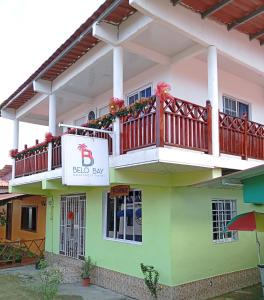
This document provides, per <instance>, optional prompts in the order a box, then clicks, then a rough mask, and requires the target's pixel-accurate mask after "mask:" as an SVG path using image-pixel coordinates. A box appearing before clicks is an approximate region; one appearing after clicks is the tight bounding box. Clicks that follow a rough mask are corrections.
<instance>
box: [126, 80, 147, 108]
mask: <svg viewBox="0 0 264 300" xmlns="http://www.w3.org/2000/svg"><path fill="white" fill-rule="evenodd" d="M148 88H150V89H151V94H153V83H152V82H150V83H148V84H145V85H143V86H141V87H139V88H137V89H136V90H133V91H131V92H129V93H127V94H126V104H127V105H132V104H133V103H131V104H129V97H132V96H134V95H136V94H138V100H140V99H141V97H140V92H141V91H143V90H146V89H148ZM138 100H136V101H138ZM134 103H135V102H134Z"/></svg>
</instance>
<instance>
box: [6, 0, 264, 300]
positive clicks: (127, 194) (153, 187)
mask: <svg viewBox="0 0 264 300" xmlns="http://www.w3.org/2000/svg"><path fill="white" fill-rule="evenodd" d="M179 2H182V4H184V2H188V1H184V0H183V1H169V0H167V1H165V0H164V1H161V0H130V1H128V0H122V1H120V0H115V1H112V0H106V1H105V3H104V4H103V5H102V6H101V7H100V8H98V10H97V11H96V12H95V13H94V14H93V16H91V17H90V18H89V19H88V20H87V21H86V22H85V23H84V24H83V25H82V26H81V27H80V28H79V29H78V30H77V31H76V32H75V33H74V34H73V35H72V36H71V37H70V38H69V39H68V40H67V41H66V42H65V43H64V44H63V45H62V46H61V47H60V48H58V50H57V51H56V52H55V53H54V54H53V55H52V56H51V57H50V58H49V59H48V60H47V61H46V62H45V63H44V64H43V65H42V66H41V67H40V68H39V69H38V70H36V72H35V73H34V74H33V75H32V76H31V77H30V78H28V80H27V81H26V82H25V83H24V84H23V85H22V86H21V87H19V88H18V89H17V90H16V91H15V92H14V93H13V94H12V95H11V96H10V97H9V98H8V99H7V100H6V101H4V102H3V103H2V104H1V105H0V110H1V116H2V117H5V118H10V119H12V120H13V121H14V132H13V133H14V145H13V150H12V151H11V156H12V158H13V166H14V168H13V176H12V180H11V181H10V186H11V190H12V192H16V193H25V194H27V193H30V194H35V195H43V196H46V197H47V212H46V244H45V247H46V249H45V250H46V256H47V259H48V260H50V261H51V262H53V263H54V264H55V265H57V266H59V267H60V268H61V270H62V271H63V274H64V278H65V281H77V280H80V268H81V265H82V264H83V259H84V258H85V257H88V256H90V257H91V258H92V260H93V261H95V262H96V265H97V267H96V269H95V272H94V274H93V276H92V281H93V282H94V283H96V284H98V285H100V286H103V287H106V288H110V289H112V290H115V291H117V292H120V293H122V294H124V295H128V296H131V297H133V298H136V299H149V292H148V290H147V289H146V287H145V285H144V281H143V274H142V272H141V270H140V264H141V263H143V264H145V265H152V266H154V267H155V269H156V270H157V271H158V272H159V274H160V283H161V284H162V290H161V291H159V298H160V299H163V300H165V299H166V300H167V299H169V300H174V299H175V300H179V299H188V300H189V299H205V298H209V297H213V296H215V295H220V294H222V293H225V292H228V291H231V290H234V289H237V288H241V287H245V286H248V285H252V284H255V283H257V282H258V281H259V279H260V278H259V272H258V270H257V268H256V266H257V254H256V249H255V240H254V236H253V235H252V234H251V233H247V232H241V233H240V232H239V233H238V232H225V226H226V224H227V222H228V221H230V220H231V219H232V217H233V216H235V215H236V214H240V213H243V212H247V211H251V210H254V209H257V210H258V211H263V212H264V206H263V205H262V204H260V205H259V204H257V205H256V203H255V202H254V201H256V202H257V203H259V202H260V201H262V198H261V190H260V188H259V189H258V188H256V187H253V192H254V193H256V195H254V197H253V196H252V198H251V195H252V194H253V192H252V184H251V181H250V180H251V179H245V181H244V185H245V189H244V193H245V201H244V200H243V187H242V185H241V182H240V181H236V180H234V179H232V180H231V179H230V181H229V178H233V177H232V176H234V177H235V176H237V175H236V174H242V173H234V172H235V171H237V170H246V169H250V168H252V167H256V166H259V165H261V164H263V160H264V151H263V144H264V137H263V130H264V125H261V123H264V119H263V115H264V107H263V100H264V99H263V95H264V93H263V82H262V81H261V78H262V77H261V76H263V75H264V72H263V49H262V48H263V47H262V48H261V46H260V43H261V44H262V42H261V40H260V42H257V35H254V36H255V37H254V38H253V37H252V36H251V40H252V41H250V40H249V39H248V36H247V33H248V32H251V31H248V30H244V31H243V30H242V29H241V30H239V31H240V32H238V31H236V30H234V31H232V32H228V31H227V30H226V28H225V26H224V25H220V24H219V23H221V22H222V23H223V24H224V23H226V21H225V20H227V19H228V20H229V19H230V21H231V19H232V20H233V22H236V21H237V20H236V19H235V18H234V16H233V15H232V16H228V11H229V9H235V10H236V12H237V11H240V14H241V17H242V15H243V14H245V11H247V13H249V14H250V15H251V16H252V15H253V16H254V14H252V13H253V11H252V9H253V8H252V7H255V6H256V5H255V4H254V5H253V4H252V6H251V5H249V6H248V7H246V5H245V1H242V0H237V1H235V2H236V3H235V4H234V3H232V1H220V2H225V3H224V4H225V5H227V6H226V7H225V9H224V8H223V4H221V5H219V4H217V5H216V6H217V10H219V14H221V16H222V17H223V19H222V21H221V18H220V17H219V18H217V19H218V22H215V21H213V20H212V19H210V18H211V15H212V17H213V12H214V10H215V9H216V7H215V5H214V4H213V2H215V1H205V0H204V1H191V2H193V3H194V2H195V5H194V4H193V6H192V5H189V4H188V5H187V6H184V5H181V4H179ZM211 2H212V3H211ZM227 2H228V3H227ZM250 2H254V1H253V0H252V1H250ZM245 7H246V8H245ZM189 8H191V10H190V9H189ZM208 10H209V11H208ZM195 12H198V13H195ZM201 12H203V19H202V18H201V17H200V13H201ZM238 14H239V13H238ZM207 16H208V18H209V19H206V17H207ZM237 17H238V16H237ZM251 22H255V21H254V18H253V17H252V18H251ZM237 26H238V25H237V24H236V27H237ZM254 28H255V27H254ZM254 28H253V29H254ZM256 28H257V27H256ZM253 29H252V34H253V32H254V30H255V31H256V29H254V30H253ZM243 32H244V33H243ZM255 34H256V32H255ZM238 50H239V51H238ZM218 77H219V80H218ZM169 86H171V91H170V89H169ZM183 99H186V100H183ZM207 99H209V100H210V101H209V100H207ZM20 121H24V122H31V123H34V124H43V125H47V126H49V129H48V130H49V132H48V133H47V135H46V137H45V141H44V142H42V143H39V142H38V141H37V142H36V144H35V145H34V146H33V147H27V146H25V149H24V150H20V149H19V150H18V145H19V122H20ZM59 123H60V125H59V126H58V124H59ZM21 138H22V137H21ZM107 141H108V144H107ZM108 167H109V168H108ZM230 172H231V173H232V172H233V173H234V174H230V175H226V176H224V177H222V175H224V174H227V173H230ZM245 172H246V171H245ZM260 182H261V179H260ZM250 184H251V185H250ZM253 184H254V182H253ZM250 186H251V187H250ZM258 191H259V192H260V193H259V195H257V192H258ZM248 195H249V196H250V197H248ZM248 199H249V200H250V199H251V200H250V201H249V200H248ZM245 202H247V203H245Z"/></svg>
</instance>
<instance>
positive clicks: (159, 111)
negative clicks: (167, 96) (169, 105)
mask: <svg viewBox="0 0 264 300" xmlns="http://www.w3.org/2000/svg"><path fill="white" fill-rule="evenodd" d="M156 146H157V147H164V100H163V99H160V97H156Z"/></svg>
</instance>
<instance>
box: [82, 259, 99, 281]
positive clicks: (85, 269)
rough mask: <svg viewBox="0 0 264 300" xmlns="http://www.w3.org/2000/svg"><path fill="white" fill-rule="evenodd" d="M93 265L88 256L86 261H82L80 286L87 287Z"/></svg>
mask: <svg viewBox="0 0 264 300" xmlns="http://www.w3.org/2000/svg"><path fill="white" fill-rule="evenodd" d="M95 266H96V265H95V263H93V262H92V259H91V257H90V256H88V257H87V259H85V260H84V263H83V265H82V280H83V281H82V285H83V286H88V285H89V284H90V276H91V272H92V271H93V269H94V268H95Z"/></svg>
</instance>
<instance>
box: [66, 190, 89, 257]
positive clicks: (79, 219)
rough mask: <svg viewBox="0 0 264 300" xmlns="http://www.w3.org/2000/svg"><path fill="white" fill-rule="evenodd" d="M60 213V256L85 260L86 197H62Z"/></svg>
mask: <svg viewBox="0 0 264 300" xmlns="http://www.w3.org/2000/svg"><path fill="white" fill-rule="evenodd" d="M60 212H61V213H60V254H63V255H65V256H69V257H72V258H77V259H84V256H85V223H86V222H85V219H86V195H85V194H84V195H67V196H62V197H61V207H60Z"/></svg>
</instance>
